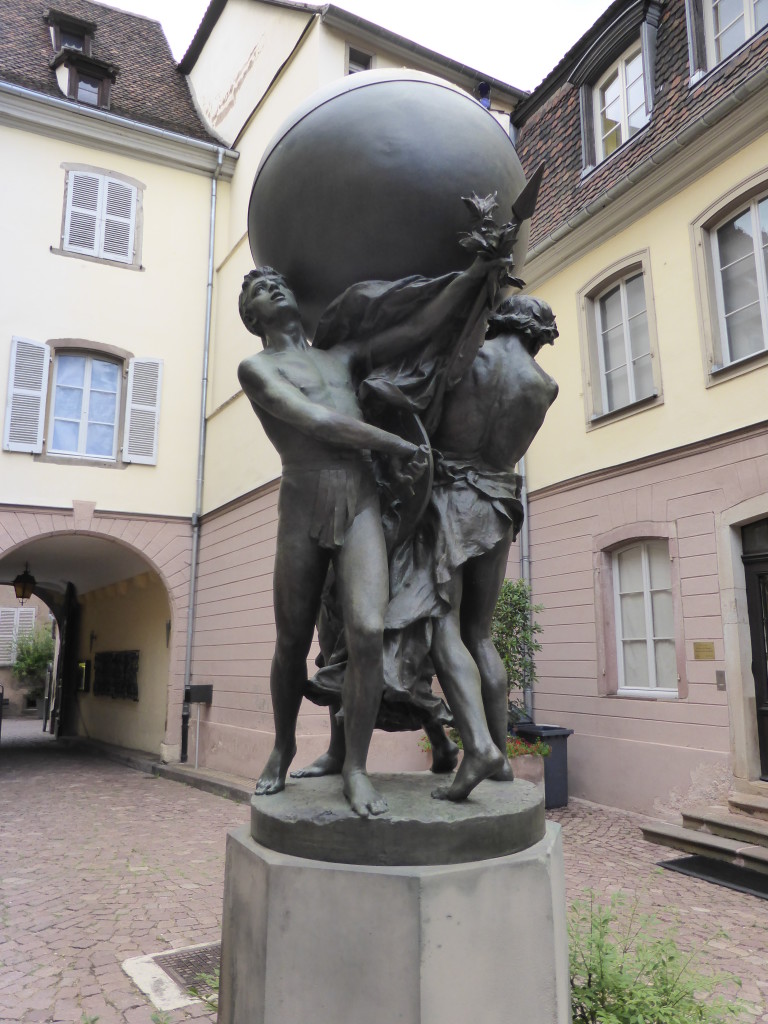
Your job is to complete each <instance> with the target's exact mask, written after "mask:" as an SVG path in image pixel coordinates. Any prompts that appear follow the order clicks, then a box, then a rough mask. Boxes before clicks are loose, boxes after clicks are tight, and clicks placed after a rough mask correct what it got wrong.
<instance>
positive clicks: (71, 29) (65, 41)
mask: <svg viewBox="0 0 768 1024" xmlns="http://www.w3.org/2000/svg"><path fill="white" fill-rule="evenodd" d="M45 20H46V21H47V22H48V25H49V26H50V30H51V43H52V44H53V49H54V50H55V51H56V53H58V52H59V51H60V50H63V49H64V48H65V47H66V48H68V49H70V50H79V51H80V53H83V54H85V56H86V57H89V56H90V55H91V46H92V43H93V36H94V33H95V32H96V25H95V23H94V22H92V21H84V20H83V19H82V18H75V17H73V16H72V15H71V14H67V13H66V12H64V11H57V10H54V9H53V8H50V9H49V10H48V11H46V14H45Z"/></svg>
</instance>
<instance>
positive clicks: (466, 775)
mask: <svg viewBox="0 0 768 1024" xmlns="http://www.w3.org/2000/svg"><path fill="white" fill-rule="evenodd" d="M503 761H504V755H503V754H501V753H500V752H499V751H498V750H497V749H496V747H493V748H492V750H491V751H489V752H488V753H486V754H469V753H467V751H466V750H465V751H464V757H463V758H462V761H461V764H460V765H459V770H458V771H457V772H456V778H455V779H454V780H453V782H452V783H451V785H450V786H441V787H440V788H439V789H435V790H433V792H432V796H433V797H434V798H435V799H436V800H466V798H467V797H468V796H469V794H470V793H471V792H472V790H473V789H474V788H475V786H477V785H479V783H481V782H482V781H483V780H484V779H488V778H490V777H491V776H492V775H495V774H496V772H498V771H500V770H501V768H502V762H503Z"/></svg>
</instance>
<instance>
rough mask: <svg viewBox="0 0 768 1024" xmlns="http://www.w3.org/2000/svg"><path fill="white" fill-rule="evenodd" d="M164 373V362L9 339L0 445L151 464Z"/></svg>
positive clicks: (64, 454)
mask: <svg viewBox="0 0 768 1024" xmlns="http://www.w3.org/2000/svg"><path fill="white" fill-rule="evenodd" d="M59 344H61V343H59ZM162 378H163V362H162V360H161V359H153V358H142V359H139V358H126V359H121V358H119V357H116V356H114V355H112V354H111V352H110V351H102V350H100V349H99V348H98V347H96V346H93V343H92V347H91V348H90V349H89V348H88V347H87V346H86V345H85V344H83V346H82V348H78V347H72V344H71V343H70V344H69V345H68V346H67V347H61V348H57V347H56V343H55V342H52V343H51V345H45V344H42V343H41V342H38V341H32V340H30V339H29V338H13V339H12V340H11V367H10V374H9V379H8V400H7V403H6V413H5V425H4V429H3V448H4V449H5V450H6V451H12V452H29V453H32V454H45V455H51V456H56V457H62V458H78V459H84V460H87V461H98V462H139V463H144V464H147V465H155V464H156V463H157V450H158V431H159V418H160V399H161V392H162ZM46 408H47V410H48V411H47V415H46ZM46 427H47V430H46ZM121 428H122V433H121Z"/></svg>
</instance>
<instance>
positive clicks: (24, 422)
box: [3, 338, 50, 452]
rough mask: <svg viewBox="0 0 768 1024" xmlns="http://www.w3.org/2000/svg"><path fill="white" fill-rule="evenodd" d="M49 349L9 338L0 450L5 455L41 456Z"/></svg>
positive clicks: (37, 343) (24, 340) (35, 343)
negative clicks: (8, 373) (25, 454)
mask: <svg viewBox="0 0 768 1024" xmlns="http://www.w3.org/2000/svg"><path fill="white" fill-rule="evenodd" d="M49 361H50V349H49V348H48V346H47V345H43V344H41V343H40V342H39V341H29V340H28V339H27V338H13V339H12V341H11V372H10V376H9V379H8V402H7V405H6V409H5V429H4V432H3V448H4V449H5V450H6V451H7V452H41V451H42V450H43V419H44V417H45V396H46V392H47V391H48V364H49Z"/></svg>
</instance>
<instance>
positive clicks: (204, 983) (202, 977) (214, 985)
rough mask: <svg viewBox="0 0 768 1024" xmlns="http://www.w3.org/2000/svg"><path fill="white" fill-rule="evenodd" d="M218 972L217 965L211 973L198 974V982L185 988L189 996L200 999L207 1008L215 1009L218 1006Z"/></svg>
mask: <svg viewBox="0 0 768 1024" xmlns="http://www.w3.org/2000/svg"><path fill="white" fill-rule="evenodd" d="M219 974H220V969H219V968H218V967H217V968H216V969H215V971H214V972H213V974H198V976H197V980H198V982H199V983H200V984H199V985H193V986H192V987H191V988H188V989H187V991H188V992H189V994H190V995H191V996H194V998H195V999H200V1000H201V1001H202V1002H203V1003H205V1005H206V1006H207V1007H208V1009H209V1010H217V1009H218V1007H219Z"/></svg>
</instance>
